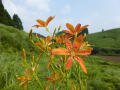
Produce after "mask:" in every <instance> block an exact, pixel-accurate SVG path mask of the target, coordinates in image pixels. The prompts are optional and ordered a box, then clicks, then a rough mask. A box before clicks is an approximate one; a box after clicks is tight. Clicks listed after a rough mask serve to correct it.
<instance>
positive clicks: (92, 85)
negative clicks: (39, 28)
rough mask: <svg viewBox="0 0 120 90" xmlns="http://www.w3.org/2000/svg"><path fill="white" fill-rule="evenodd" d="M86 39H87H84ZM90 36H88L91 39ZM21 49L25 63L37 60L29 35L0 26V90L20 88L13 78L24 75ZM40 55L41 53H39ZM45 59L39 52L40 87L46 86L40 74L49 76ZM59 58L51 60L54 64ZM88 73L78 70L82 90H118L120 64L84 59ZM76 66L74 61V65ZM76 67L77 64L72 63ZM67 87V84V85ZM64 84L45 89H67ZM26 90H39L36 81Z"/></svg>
mask: <svg viewBox="0 0 120 90" xmlns="http://www.w3.org/2000/svg"><path fill="white" fill-rule="evenodd" d="M88 37H89V36H88ZM91 37H92V36H91ZM22 48H25V50H26V54H27V62H30V61H31V58H32V56H31V55H34V56H35V57H37V55H38V54H40V51H39V50H38V49H37V47H35V46H34V45H33V44H32V43H31V42H30V41H29V34H27V33H25V32H23V31H19V30H17V29H15V28H13V27H10V26H5V25H2V24H0V89H1V90H23V89H24V88H23V87H20V88H18V85H19V82H18V80H17V79H16V76H19V75H23V74H24V68H23V67H22V66H21V64H22V63H21V62H22V61H23V60H24V58H23V56H22ZM41 53H42V52H41ZM48 58H49V57H48V56H45V54H44V53H43V54H42V56H41V57H40V59H39V60H38V63H39V69H38V76H39V79H40V81H41V82H42V83H43V85H46V83H45V82H46V78H45V77H44V75H50V74H51V73H50V72H49V71H48V69H47V68H46V67H47V65H48V63H49V61H48ZM58 58H59V56H56V57H55V60H54V61H56V62H55V63H56V64H57V63H60V62H59V61H58ZM83 60H84V61H85V66H86V68H87V71H88V73H87V74H84V72H83V71H82V70H81V69H79V71H80V73H81V74H80V75H81V79H84V80H85V85H83V87H85V89H87V90H120V77H119V76H120V63H116V62H110V61H109V60H106V59H103V58H100V57H97V56H91V55H89V56H87V57H86V58H83ZM74 63H76V62H74ZM76 64H77V63H76ZM74 67H75V64H74V65H72V67H71V71H70V72H71V73H72V75H71V79H72V80H74V81H75V82H76V83H77V84H78V85H79V78H78V80H76V79H75V78H77V74H78V71H77V70H76V69H75V68H74ZM70 85H71V84H70ZM70 85H69V83H68V85H67V86H66V85H62V83H59V82H58V83H56V84H51V85H50V87H49V88H48V90H52V89H53V88H56V89H57V90H63V88H64V90H70V88H69V86H70ZM28 90H41V88H40V86H39V84H38V83H36V80H35V79H33V80H32V81H30V82H29V83H28Z"/></svg>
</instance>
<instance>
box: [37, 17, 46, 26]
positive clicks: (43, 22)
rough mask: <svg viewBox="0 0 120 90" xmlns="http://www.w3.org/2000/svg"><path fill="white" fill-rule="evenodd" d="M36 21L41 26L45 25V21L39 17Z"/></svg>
mask: <svg viewBox="0 0 120 90" xmlns="http://www.w3.org/2000/svg"><path fill="white" fill-rule="evenodd" d="M37 22H38V23H39V24H40V25H41V26H43V27H45V21H43V20H41V19H38V20H37Z"/></svg>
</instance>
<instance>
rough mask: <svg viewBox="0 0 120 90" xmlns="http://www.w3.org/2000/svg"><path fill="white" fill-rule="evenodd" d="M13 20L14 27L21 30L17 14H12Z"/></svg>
mask: <svg viewBox="0 0 120 90" xmlns="http://www.w3.org/2000/svg"><path fill="white" fill-rule="evenodd" d="M13 21H14V24H15V27H16V28H18V29H20V30H23V26H22V22H21V20H20V18H19V17H18V15H17V14H14V15H13Z"/></svg>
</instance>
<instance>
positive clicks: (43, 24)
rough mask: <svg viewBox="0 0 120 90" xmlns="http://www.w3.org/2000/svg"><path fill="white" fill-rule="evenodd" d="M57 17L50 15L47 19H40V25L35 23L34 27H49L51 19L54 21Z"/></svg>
mask: <svg viewBox="0 0 120 90" xmlns="http://www.w3.org/2000/svg"><path fill="white" fill-rule="evenodd" d="M54 18H55V16H50V17H48V19H47V20H46V21H43V20H41V19H38V20H37V22H38V23H39V25H34V26H33V27H37V28H38V27H47V26H48V24H49V23H50V21H52V20H53V19H54Z"/></svg>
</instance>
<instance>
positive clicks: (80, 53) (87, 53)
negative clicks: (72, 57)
mask: <svg viewBox="0 0 120 90" xmlns="http://www.w3.org/2000/svg"><path fill="white" fill-rule="evenodd" d="M76 54H77V55H81V56H86V55H90V54H91V50H80V51H78V52H77V53H76Z"/></svg>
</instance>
